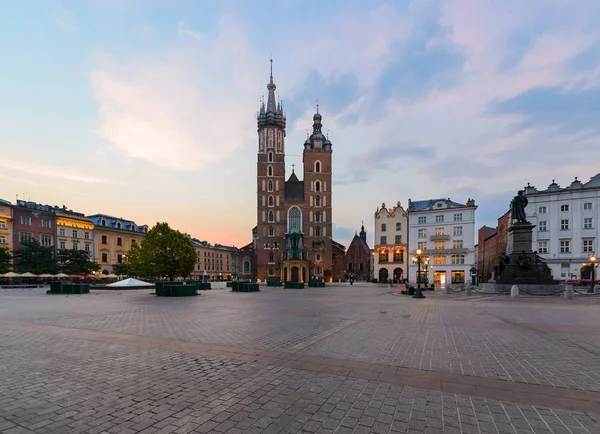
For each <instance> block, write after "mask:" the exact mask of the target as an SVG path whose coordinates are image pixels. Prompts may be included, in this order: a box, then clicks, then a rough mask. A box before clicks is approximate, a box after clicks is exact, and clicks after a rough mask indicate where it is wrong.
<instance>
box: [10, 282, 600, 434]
mask: <svg viewBox="0 0 600 434" xmlns="http://www.w3.org/2000/svg"><path fill="white" fill-rule="evenodd" d="M213 286H217V288H216V289H215V290H212V291H204V292H202V295H201V296H199V297H187V298H185V297H183V298H159V297H155V296H153V295H151V291H149V290H135V291H131V290H130V291H92V293H91V294H86V295H69V296H61V295H56V296H51V295H46V294H45V291H44V290H41V289H34V290H27V289H25V290H12V289H11V290H0V350H1V351H0V385H1V386H0V432H1V433H8V434H15V433H88V434H97V433H115V434H116V433H144V434H146V433H188V432H191V433H195V432H198V433H205V432H206V433H208V432H214V433H261V432H265V433H278V432H283V433H300V432H306V433H351V432H356V433H363V432H364V433H396V432H397V433H422V432H425V433H471V432H473V433H519V434H520V433H600V300H598V301H596V300H595V299H585V300H582V299H577V300H563V299H560V298H535V299H529V298H523V299H519V300H517V301H514V300H511V299H510V298H508V297H487V296H473V297H465V296H462V295H455V294H453V295H445V294H442V293H440V291H435V292H426V296H427V298H426V299H423V300H417V299H413V298H410V297H406V296H401V295H399V288H396V287H389V286H383V285H381V286H378V285H368V284H360V283H355V284H354V285H353V286H349V285H343V284H334V285H329V286H327V287H326V288H324V289H323V288H310V289H305V290H290V289H282V288H267V287H262V288H261V289H262V291H261V292H260V293H232V292H229V291H227V290H225V288H224V285H219V284H217V285H213Z"/></svg>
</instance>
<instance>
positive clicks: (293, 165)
mask: <svg viewBox="0 0 600 434" xmlns="http://www.w3.org/2000/svg"><path fill="white" fill-rule="evenodd" d="M294 167H296V165H295V164H292V173H294Z"/></svg>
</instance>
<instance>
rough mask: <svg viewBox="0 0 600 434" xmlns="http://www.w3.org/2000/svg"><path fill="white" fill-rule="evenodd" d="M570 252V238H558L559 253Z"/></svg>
mask: <svg viewBox="0 0 600 434" xmlns="http://www.w3.org/2000/svg"><path fill="white" fill-rule="evenodd" d="M570 252H571V240H560V253H570Z"/></svg>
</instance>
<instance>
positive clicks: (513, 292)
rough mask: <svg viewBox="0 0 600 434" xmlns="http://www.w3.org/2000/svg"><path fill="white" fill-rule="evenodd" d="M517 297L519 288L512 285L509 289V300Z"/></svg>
mask: <svg viewBox="0 0 600 434" xmlns="http://www.w3.org/2000/svg"><path fill="white" fill-rule="evenodd" d="M518 296H519V287H518V286H517V285H513V286H512V288H510V298H517V297H518Z"/></svg>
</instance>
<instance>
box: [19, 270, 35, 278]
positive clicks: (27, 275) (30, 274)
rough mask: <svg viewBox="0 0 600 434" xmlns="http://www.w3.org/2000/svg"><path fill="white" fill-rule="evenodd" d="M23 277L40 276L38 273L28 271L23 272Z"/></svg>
mask: <svg viewBox="0 0 600 434" xmlns="http://www.w3.org/2000/svg"><path fill="white" fill-rule="evenodd" d="M21 277H38V275H37V274H33V273H30V272H29V271H28V272H27V273H23V274H21Z"/></svg>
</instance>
